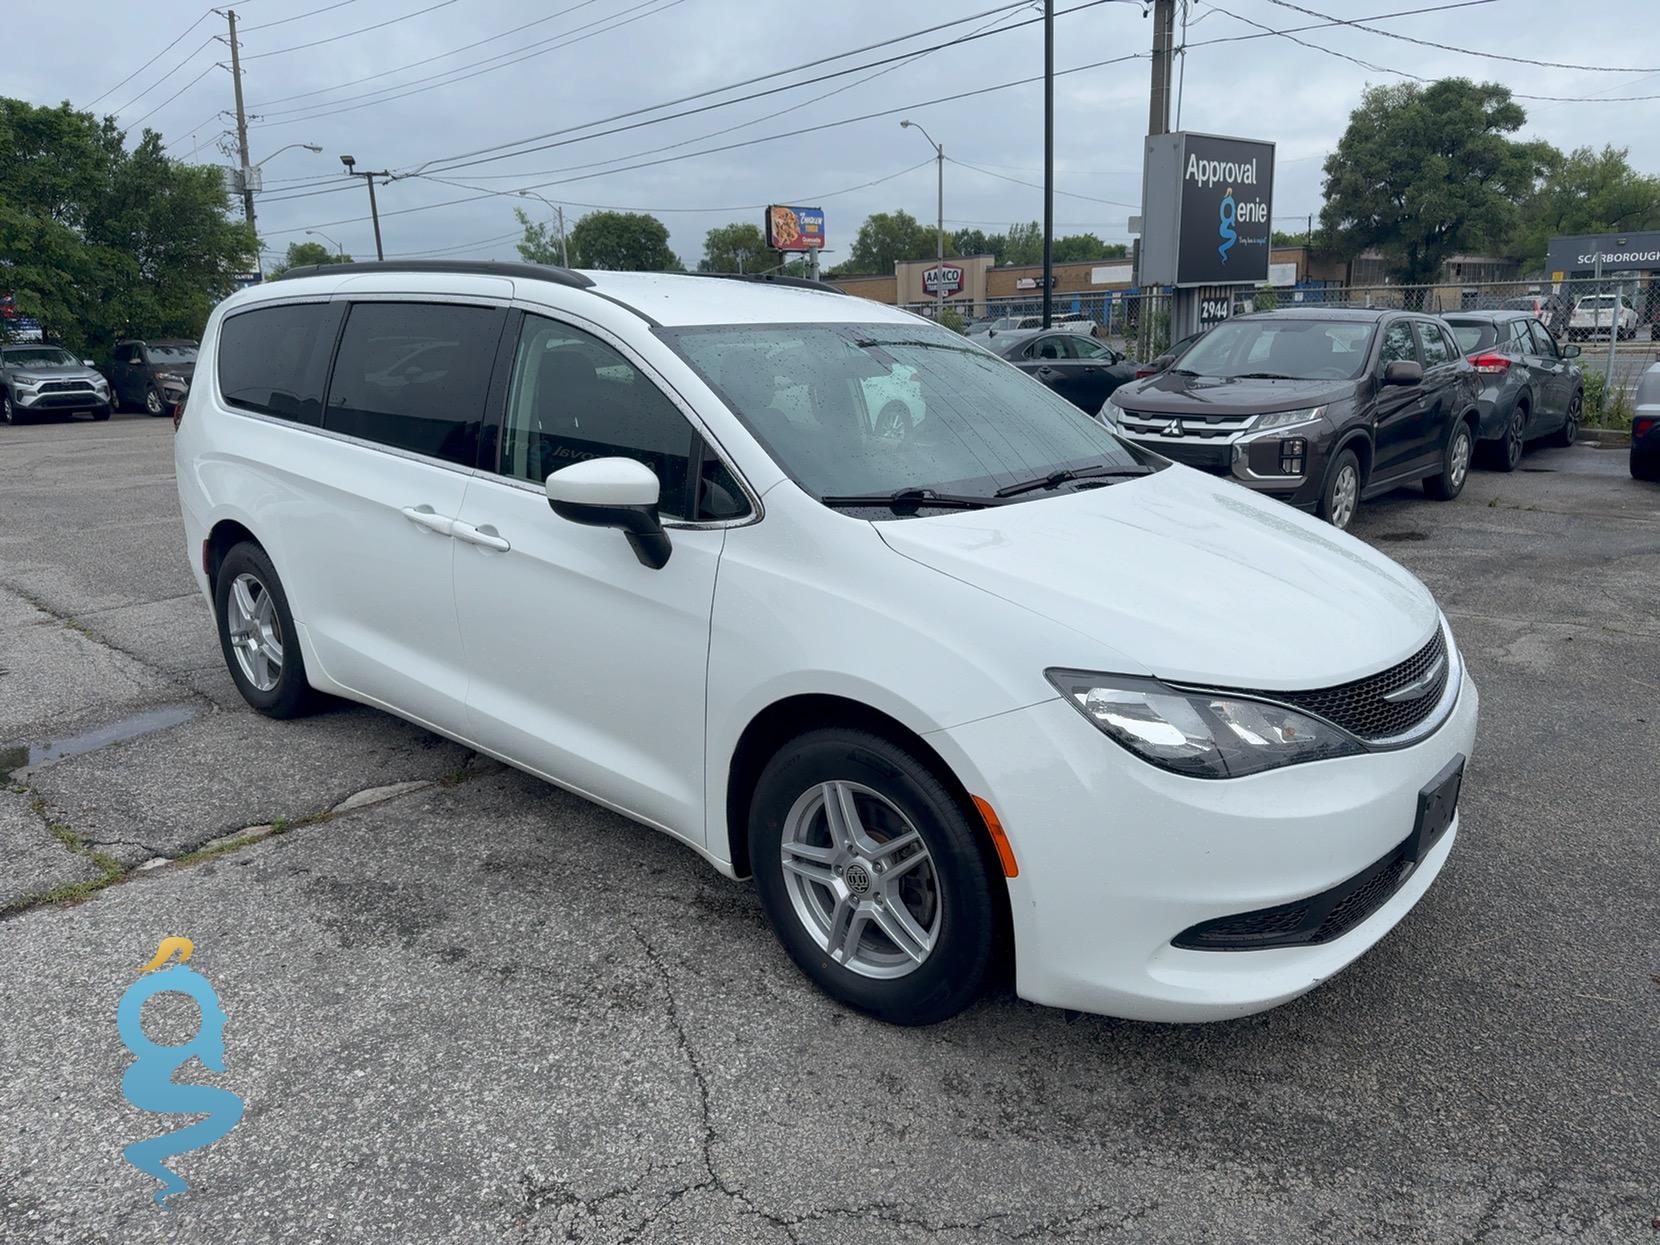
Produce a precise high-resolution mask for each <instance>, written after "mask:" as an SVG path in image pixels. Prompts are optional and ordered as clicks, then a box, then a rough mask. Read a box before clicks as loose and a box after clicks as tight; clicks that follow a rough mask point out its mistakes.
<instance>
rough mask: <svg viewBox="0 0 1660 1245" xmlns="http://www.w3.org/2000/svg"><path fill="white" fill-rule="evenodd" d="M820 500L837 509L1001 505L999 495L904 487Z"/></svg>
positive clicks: (972, 508)
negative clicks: (997, 497) (971, 494)
mask: <svg viewBox="0 0 1660 1245" xmlns="http://www.w3.org/2000/svg"><path fill="white" fill-rule="evenodd" d="M999 496H1001V494H999ZM819 501H821V502H823V503H824V504H825V505H826V506H833V507H835V508H837V509H840V508H842V507H844V506H886V507H888V508H889V509H890V510H916V509H918V508H920V507H923V506H928V507H931V508H933V509H938V510H983V509H984V508H985V507H987V506H995V505H996V504H997V501H996V498H992V497H972V496H966V495H962V494H957V493H936V492H934V490H933V489H931V488H902V489H899V490H898V491H896V492H893V493H848V494H844V495H840V496H834V497H821V498H819Z"/></svg>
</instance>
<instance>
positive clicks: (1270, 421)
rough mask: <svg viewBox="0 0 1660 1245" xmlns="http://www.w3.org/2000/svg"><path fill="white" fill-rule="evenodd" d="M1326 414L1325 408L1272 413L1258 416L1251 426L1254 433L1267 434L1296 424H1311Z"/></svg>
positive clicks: (1316, 407)
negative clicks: (1271, 430)
mask: <svg viewBox="0 0 1660 1245" xmlns="http://www.w3.org/2000/svg"><path fill="white" fill-rule="evenodd" d="M1325 413H1326V408H1325V407H1324V406H1305V407H1303V408H1301V409H1300V410H1295V411H1270V412H1269V413H1268V414H1267V415H1258V416H1257V418H1256V422H1255V423H1254V424H1252V425H1251V431H1252V432H1266V431H1268V429H1270V428H1290V427H1292V426H1293V425H1295V424H1309V423H1313V422H1314V421H1315V420H1317V419H1319V418H1320V416H1322V415H1324V414H1325Z"/></svg>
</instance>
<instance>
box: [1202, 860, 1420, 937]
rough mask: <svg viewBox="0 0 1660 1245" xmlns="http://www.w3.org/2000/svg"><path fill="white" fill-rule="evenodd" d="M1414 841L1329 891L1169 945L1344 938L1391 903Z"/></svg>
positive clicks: (1207, 927)
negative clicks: (1390, 899)
mask: <svg viewBox="0 0 1660 1245" xmlns="http://www.w3.org/2000/svg"><path fill="white" fill-rule="evenodd" d="M1410 843H1411V840H1410V839H1408V840H1406V841H1404V842H1402V843H1401V844H1400V846H1398V847H1397V848H1395V850H1394V851H1392V852H1390V853H1389V855H1387V856H1385V857H1384V858H1383V859H1382V860H1380V861H1377V862H1376V863H1375V864H1372V865H1370V866H1368V867H1367V868H1365V869H1363V870H1361V871H1360V872H1359V873H1357V874H1355V876H1354V877H1352V878H1350V879H1349V880H1348V881H1346V882H1339V883H1338V884H1337V885H1336V886H1334V887H1332V888H1331V889H1330V890H1326V891H1321V892H1320V893H1319V894H1318V895H1311V896H1309V898H1307V899H1296V900H1293V901H1292V902H1290V903H1284V904H1278V905H1276V906H1274V907H1272V908H1258V909H1256V910H1255V911H1253V912H1239V913H1235V914H1234V915H1233V916H1224V917H1218V918H1217V919H1216V920H1214V921H1204V922H1201V923H1200V924H1198V925H1195V926H1193V927H1191V928H1190V929H1185V930H1183V931H1182V932H1181V933H1179V934H1177V935H1176V936H1175V937H1174V938H1172V939H1171V940H1170V941H1171V942H1172V943H1173V944H1174V945H1175V946H1178V947H1185V948H1187V949H1189V950H1192V951H1262V950H1266V949H1267V948H1269V947H1313V946H1318V945H1320V944H1321V943H1325V942H1331V941H1333V940H1335V939H1338V938H1341V937H1342V936H1343V935H1344V934H1346V933H1348V932H1349V931H1350V930H1352V929H1353V928H1354V927H1355V926H1357V925H1359V924H1360V923H1361V922H1362V921H1364V920H1365V919H1366V918H1367V917H1369V916H1371V915H1372V914H1373V913H1374V912H1376V911H1377V910H1378V909H1379V908H1381V907H1383V905H1384V904H1385V903H1387V902H1388V900H1389V897H1390V896H1391V895H1393V894H1394V893H1395V892H1396V891H1398V890H1399V889H1400V888H1401V883H1403V882H1405V881H1406V879H1407V877H1408V876H1409V875H1410V874H1411V872H1412V866H1411V865H1410V864H1409V863H1408V861H1407V852H1408V849H1409V846H1410Z"/></svg>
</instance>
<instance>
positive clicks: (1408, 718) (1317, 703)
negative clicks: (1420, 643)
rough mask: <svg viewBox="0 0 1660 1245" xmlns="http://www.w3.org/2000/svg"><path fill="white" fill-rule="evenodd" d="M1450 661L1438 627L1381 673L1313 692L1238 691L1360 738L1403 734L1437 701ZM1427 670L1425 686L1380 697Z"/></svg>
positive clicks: (1417, 723) (1384, 737)
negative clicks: (1409, 695)
mask: <svg viewBox="0 0 1660 1245" xmlns="http://www.w3.org/2000/svg"><path fill="white" fill-rule="evenodd" d="M1449 665H1450V663H1449V662H1448V660H1447V638H1446V636H1445V634H1444V633H1443V632H1442V630H1441V628H1440V627H1437V628H1436V629H1435V634H1434V635H1433V636H1432V637H1431V638H1430V641H1429V643H1428V644H1426V645H1424V647H1423V648H1421V649H1419V650H1418V651H1417V652H1416V653H1414V654H1413V655H1412V656H1411V657H1408V658H1407V659H1406V660H1405V661H1403V662H1401V663H1400V664H1399V665H1396V666H1391V667H1389V669H1387V670H1385V671H1383V672H1382V673H1381V674H1374V675H1371V676H1369V677H1367V678H1364V679H1356V680H1354V682H1352V683H1341V684H1339V685H1338V686H1336V687H1325V688H1319V689H1317V690H1315V691H1311V692H1264V691H1243V692H1242V694H1243V695H1246V696H1256V697H1259V698H1262V699H1265V700H1277V701H1279V702H1280V703H1281V704H1286V705H1290V706H1292V707H1293V708H1295V709H1301V710H1302V711H1303V712H1305V713H1309V714H1312V715H1314V716H1315V717H1317V718H1324V719H1325V720H1326V721H1328V722H1332V723H1334V724H1336V725H1337V726H1340V727H1342V728H1343V729H1344V730H1346V731H1348V732H1349V733H1350V734H1351V735H1356V736H1359V737H1360V738H1361V739H1365V740H1379V739H1389V738H1391V737H1392V736H1395V735H1401V734H1405V733H1406V732H1407V731H1410V730H1411V729H1412V728H1413V727H1415V726H1417V725H1419V724H1420V723H1422V722H1423V720H1424V719H1425V718H1427V717H1429V715H1430V713H1431V711H1433V710H1434V708H1435V706H1436V705H1437V704H1438V703H1440V700H1441V693H1442V692H1443V691H1444V690H1445V688H1446V686H1447V673H1448V667H1449ZM1431 672H1434V677H1433V678H1432V679H1431V680H1430V682H1429V683H1428V684H1427V685H1426V686H1425V688H1424V690H1423V694H1422V695H1420V696H1418V697H1416V698H1415V699H1412V700H1401V701H1395V702H1390V701H1388V700H1385V699H1384V697H1385V696H1387V695H1388V694H1389V693H1391V692H1394V691H1397V690H1399V689H1400V688H1404V687H1407V686H1409V685H1411V684H1413V683H1415V682H1417V681H1418V680H1420V679H1422V678H1423V677H1424V676H1425V675H1426V674H1429V673H1431Z"/></svg>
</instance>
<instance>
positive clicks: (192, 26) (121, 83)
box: [87, 9, 213, 108]
mask: <svg viewBox="0 0 1660 1245" xmlns="http://www.w3.org/2000/svg"><path fill="white" fill-rule="evenodd" d="M212 16H213V10H212V9H209V10H208V11H207V12H205V13H203V14H202V15H201V16H200V17H198V18H197V19H196V20H195V21H193V22H191V23H190V25H188V26H186V27H185V28H184V30H183V31H182V32H180V34H179V37H178V38H177V39H174V40H173V42H171V43H169V44H168V45H167V46H166V47H164V48H163V49H162V50H161V51H159V52H157V53H156V54H155V55H154V56H152V57H151V58H150V59H149V60H147V61H145V62H144V63H143V64H142V65H140V66H139V67H138V68H137V69H135V70H133V71H132V72H131V73H130V74H128V75H127V76H126V77H125V78H123V79H121V81H119V82H117V83H116V84H115V85H114V86H112V87H111V88H110V89H109V90H107V91H105V92H104V93H103V94H102V95H100V96H99V97H98V99H95V100H93V101H92V103H91V104H88V105H87V107H88V108H91V107H93V105H95V104H97V103H98V102H99V100H103V99H108V98H109V97H110V96H111V95H114V94H115V93H116V92H117V91H119V90H120V89H121V88H122V87H124V86H126V85H127V83H129V82H131V81H132V80H133V79H134V78H136V77H138V75H139V74H141V73H143V72H144V71H145V70H146V69H148V68H149V67H150V66H151V65H154V64H155V63H156V62H157V61H159V60H160V59H161V58H162V57H164V56H166V55H167V54H168V53H169V52H171V51H172V50H173V49H174V48H176V47H178V46H179V44H181V43H183V42H184V37H185V35H188V34H189V33H190V32H191V31H193V30H195V29H196V27H198V26H200V25H201V24H202V23H203V22H205V21H206V20H207V19H208V18H210V17H212ZM197 51H198V52H199V51H201V49H200V48H198V49H197ZM195 54H196V53H195V52H192V53H191V54H190V55H191V56H194V55H195ZM185 59H186V60H189V59H190V57H188V56H187V57H186V58H185Z"/></svg>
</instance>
